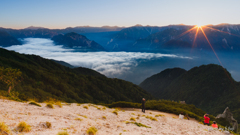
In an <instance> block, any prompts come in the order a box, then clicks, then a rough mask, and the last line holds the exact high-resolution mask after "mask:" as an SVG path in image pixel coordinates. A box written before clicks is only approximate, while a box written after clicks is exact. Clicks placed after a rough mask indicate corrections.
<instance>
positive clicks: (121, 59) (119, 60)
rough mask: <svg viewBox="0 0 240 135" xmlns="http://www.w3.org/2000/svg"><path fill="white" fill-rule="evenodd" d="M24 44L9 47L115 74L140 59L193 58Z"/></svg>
mask: <svg viewBox="0 0 240 135" xmlns="http://www.w3.org/2000/svg"><path fill="white" fill-rule="evenodd" d="M23 42H24V44H23V45H14V46H11V47H7V48H6V49H8V50H14V51H17V52H20V53H24V54H35V55H40V56H42V57H44V58H48V59H55V60H61V61H65V62H67V63H69V64H71V65H73V66H76V67H79V66H81V67H87V68H91V69H94V70H96V71H99V72H101V73H102V74H105V75H106V76H110V77H112V76H115V75H119V74H123V73H124V72H126V71H128V70H130V69H131V68H133V67H136V66H137V65H138V61H139V60H151V59H161V58H164V57H168V58H174V59H191V58H190V57H184V56H178V55H174V54H161V53H141V52H74V50H72V49H64V48H62V46H61V45H54V43H53V41H52V40H50V39H42V38H26V39H23Z"/></svg>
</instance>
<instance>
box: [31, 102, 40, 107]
mask: <svg viewBox="0 0 240 135" xmlns="http://www.w3.org/2000/svg"><path fill="white" fill-rule="evenodd" d="M29 104H30V105H36V106H39V107H42V106H41V105H40V104H38V103H36V102H34V101H32V102H30V103H29Z"/></svg>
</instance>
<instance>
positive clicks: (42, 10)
mask: <svg viewBox="0 0 240 135" xmlns="http://www.w3.org/2000/svg"><path fill="white" fill-rule="evenodd" d="M239 5H240V0H227V1H226V0H0V27H4V28H15V29H21V28H26V27H29V26H41V27H45V28H51V29H54V28H66V27H76V26H86V25H88V26H98V27H100V26H105V25H108V26H125V27H129V26H133V25H136V24H141V25H144V26H145V25H151V26H166V25H171V24H186V25H206V24H214V25H216V24H220V23H231V24H240V18H239V13H240V8H239Z"/></svg>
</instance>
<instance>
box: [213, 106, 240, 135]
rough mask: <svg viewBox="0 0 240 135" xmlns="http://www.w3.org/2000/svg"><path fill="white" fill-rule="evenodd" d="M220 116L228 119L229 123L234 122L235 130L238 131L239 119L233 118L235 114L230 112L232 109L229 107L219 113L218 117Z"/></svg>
mask: <svg viewBox="0 0 240 135" xmlns="http://www.w3.org/2000/svg"><path fill="white" fill-rule="evenodd" d="M216 118H217V119H218V118H224V119H226V120H227V121H228V122H229V123H231V124H232V126H233V131H234V132H236V133H237V131H238V123H237V120H235V119H234V118H233V114H232V113H231V112H230V109H229V108H228V107H227V108H226V109H225V110H224V112H223V113H222V114H218V115H217V117H216Z"/></svg>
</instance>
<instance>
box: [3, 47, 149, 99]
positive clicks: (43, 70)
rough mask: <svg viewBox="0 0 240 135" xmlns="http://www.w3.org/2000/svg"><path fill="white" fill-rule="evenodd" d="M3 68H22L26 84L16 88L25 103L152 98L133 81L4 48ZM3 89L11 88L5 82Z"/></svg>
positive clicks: (23, 82) (22, 83)
mask: <svg viewBox="0 0 240 135" xmlns="http://www.w3.org/2000/svg"><path fill="white" fill-rule="evenodd" d="M0 66H2V67H5V68H7V67H11V68H14V69H19V70H20V71H21V72H22V73H23V75H22V77H23V80H22V82H21V83H19V84H18V85H17V86H15V91H17V92H18V93H19V98H20V99H22V100H28V99H35V100H37V101H45V100H48V99H50V98H54V99H58V100H62V101H66V102H89V103H100V102H101V103H111V102H114V101H131V102H141V99H142V97H145V98H147V99H152V96H151V95H150V94H148V93H147V92H146V91H145V90H143V89H141V88H140V87H138V86H137V85H134V84H132V83H130V82H127V81H124V80H120V79H111V78H107V77H104V76H103V77H102V76H101V75H100V73H96V71H93V70H90V69H85V68H83V69H81V68H77V69H70V68H68V67H65V66H62V65H60V64H58V63H56V62H54V61H52V60H48V59H44V58H41V57H40V56H36V55H24V54H19V53H16V52H14V51H8V50H5V49H1V48H0ZM83 72H84V73H83ZM96 75H98V77H96ZM0 88H1V90H5V91H7V89H8V88H7V86H6V85H4V84H3V83H0Z"/></svg>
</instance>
